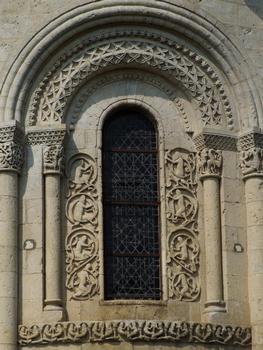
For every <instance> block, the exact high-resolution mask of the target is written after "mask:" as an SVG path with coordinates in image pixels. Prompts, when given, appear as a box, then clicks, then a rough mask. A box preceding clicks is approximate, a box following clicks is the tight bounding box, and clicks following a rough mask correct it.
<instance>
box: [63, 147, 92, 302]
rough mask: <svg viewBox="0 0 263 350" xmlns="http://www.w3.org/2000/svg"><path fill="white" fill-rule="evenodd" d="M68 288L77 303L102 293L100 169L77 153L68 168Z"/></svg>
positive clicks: (90, 159) (88, 157)
mask: <svg viewBox="0 0 263 350" xmlns="http://www.w3.org/2000/svg"><path fill="white" fill-rule="evenodd" d="M67 171H68V174H67V177H68V193H67V202H66V217H67V219H68V221H69V223H70V225H71V227H70V230H69V232H68V234H67V237H66V272H67V277H66V287H67V289H69V290H70V291H71V293H72V296H71V298H72V299H75V300H86V299H91V298H92V297H94V296H95V295H98V293H99V282H98V277H99V257H98V251H99V243H98V205H97V166H96V163H95V161H94V159H92V158H91V157H90V156H89V155H87V154H82V153H80V154H76V155H75V156H73V157H72V158H71V159H70V160H69V162H68V165H67Z"/></svg>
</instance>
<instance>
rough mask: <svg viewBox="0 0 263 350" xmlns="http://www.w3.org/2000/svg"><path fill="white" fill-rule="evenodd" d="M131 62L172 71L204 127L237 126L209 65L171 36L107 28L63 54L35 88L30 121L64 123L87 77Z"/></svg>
mask: <svg viewBox="0 0 263 350" xmlns="http://www.w3.org/2000/svg"><path fill="white" fill-rule="evenodd" d="M105 40H107V43H106V44H105ZM91 44H92V45H91ZM130 63H133V64H140V65H147V66H151V67H154V68H155V69H158V70H160V71H164V72H169V76H173V77H174V78H175V79H176V80H177V81H179V82H180V84H182V85H183V87H184V88H185V89H186V90H187V91H188V92H189V94H190V95H191V96H192V97H193V98H194V99H195V101H196V103H197V105H198V108H199V110H200V114H201V121H202V123H203V124H204V125H226V124H227V125H228V127H229V128H230V129H231V128H233V118H232V111H231V106H230V102H229V100H228V97H227V94H226V92H225V90H224V88H223V85H222V82H221V81H220V78H219V77H218V75H217V74H216V72H215V71H214V70H213V68H212V67H211V66H210V65H209V63H208V62H207V61H206V60H205V59H204V58H203V57H201V56H199V55H198V54H197V53H195V52H193V51H191V50H190V49H188V48H186V47H184V46H183V45H180V44H178V43H176V42H173V41H172V40H171V39H168V38H165V37H159V36H158V35H156V33H150V32H144V31H142V30H140V31H132V30H124V31H120V30H118V31H116V32H109V31H107V33H104V34H102V33H101V34H100V36H94V37H90V38H89V40H86V41H83V42H82V43H81V44H80V45H78V46H76V47H74V49H71V50H69V51H68V52H64V53H63V55H62V56H61V57H60V59H59V60H58V61H57V62H56V63H55V64H54V66H53V67H51V69H50V70H49V72H48V73H47V74H46V76H45V77H44V78H43V80H42V82H41V83H40V84H39V87H38V88H37V89H36V90H35V92H34V95H33V99H32V104H31V106H30V111H29V120H30V122H29V123H30V125H35V124H36V123H37V120H39V122H44V123H50V122H58V123H60V122H61V121H62V120H63V117H64V111H65V108H66V105H67V101H68V100H69V99H70V96H72V94H73V93H74V91H75V90H76V89H78V87H79V86H80V85H81V84H82V83H83V81H84V80H86V79H88V77H89V76H91V75H92V74H94V72H97V71H98V70H102V69H105V68H106V67H107V66H109V65H120V64H125V65H127V64H130Z"/></svg>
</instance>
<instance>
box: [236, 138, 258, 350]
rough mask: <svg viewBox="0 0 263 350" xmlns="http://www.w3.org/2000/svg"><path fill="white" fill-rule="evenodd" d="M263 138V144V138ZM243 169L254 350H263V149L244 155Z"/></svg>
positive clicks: (248, 150) (247, 151) (255, 149)
mask: <svg viewBox="0 0 263 350" xmlns="http://www.w3.org/2000/svg"><path fill="white" fill-rule="evenodd" d="M261 136H262V140H263V135H261ZM250 146H251V144H250ZM254 146H256V143H255V145H254ZM244 148H245V147H244ZM241 169H242V173H243V179H244V183H245V199H246V212H247V256H248V293H249V306H250V320H251V325H252V341H253V346H252V348H253V350H255V349H258V350H259V349H262V348H263V148H258V147H250V148H248V149H246V150H244V151H242V152H241Z"/></svg>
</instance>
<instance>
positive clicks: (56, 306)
mask: <svg viewBox="0 0 263 350" xmlns="http://www.w3.org/2000/svg"><path fill="white" fill-rule="evenodd" d="M44 304H45V306H44V310H46V311H52V310H54V311H56V310H58V311H61V310H64V307H63V305H62V301H61V300H60V299H48V300H47V299H46V300H45V301H44Z"/></svg>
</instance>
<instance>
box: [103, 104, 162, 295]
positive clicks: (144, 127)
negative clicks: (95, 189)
mask: <svg viewBox="0 0 263 350" xmlns="http://www.w3.org/2000/svg"><path fill="white" fill-rule="evenodd" d="M157 163H158V159H157V137H156V132H155V128H154V126H153V124H152V122H151V121H150V120H149V119H148V118H146V117H145V116H144V115H142V114H141V113H139V112H138V111H131V110H129V111H120V112H118V113H116V114H115V115H113V116H111V117H110V118H109V119H108V121H107V122H106V123H105V126H104V129H103V202H104V252H105V253H104V270H105V298H106V299H160V271H159V270H160V258H159V201H158V198H159V195H158V170H157V169H158V164H157Z"/></svg>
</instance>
